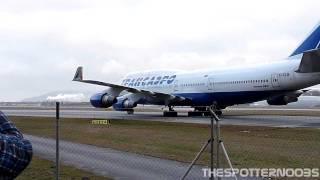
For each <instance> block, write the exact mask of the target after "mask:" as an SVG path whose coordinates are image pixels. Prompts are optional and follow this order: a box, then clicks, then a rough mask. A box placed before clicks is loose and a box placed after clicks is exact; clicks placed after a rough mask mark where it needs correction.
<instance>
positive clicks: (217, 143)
mask: <svg viewBox="0 0 320 180" xmlns="http://www.w3.org/2000/svg"><path fill="white" fill-rule="evenodd" d="M220 142H221V139H220V124H219V119H216V157H217V169H219V168H220V151H219V149H220ZM220 179H221V178H220V177H218V180H220Z"/></svg>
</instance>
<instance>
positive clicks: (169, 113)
mask: <svg viewBox="0 0 320 180" xmlns="http://www.w3.org/2000/svg"><path fill="white" fill-rule="evenodd" d="M168 107H169V111H163V116H164V117H177V116H178V112H177V111H175V110H174V109H173V107H172V106H168Z"/></svg>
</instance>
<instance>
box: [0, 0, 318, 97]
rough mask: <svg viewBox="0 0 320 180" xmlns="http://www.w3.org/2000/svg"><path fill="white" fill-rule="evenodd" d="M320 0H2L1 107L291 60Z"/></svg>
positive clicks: (315, 20)
mask: <svg viewBox="0 0 320 180" xmlns="http://www.w3.org/2000/svg"><path fill="white" fill-rule="evenodd" d="M319 7H320V1H319V0H303V1H302V0H300V1H295V0H290V1H287V0H282V1H279V0H266V1H262V0H261V1H260V0H259V1H257V0H252V1H248V0H242V1H238V0H234V1H230V0H224V1H221V0H219V1H216V0H194V1H188V0H183V1H177V0H158V1H153V0H146V1H143V0H108V1H106V0H101V1H99V0H10V1H7V0H0V67H1V70H0V78H1V94H0V101H19V100H22V99H24V98H28V97H32V96H38V95H41V94H45V93H48V92H51V91H61V90H68V91H69V90H76V91H88V90H90V91H100V90H103V87H97V86H94V85H86V84H81V83H77V82H72V81H71V80H72V78H73V75H74V73H75V70H76V68H77V66H83V67H84V77H85V78H87V79H96V80H101V81H106V82H117V81H118V80H119V79H120V78H121V77H123V76H124V75H125V74H126V73H128V72H133V71H143V70H152V69H180V70H186V71H188V70H194V69H203V68H205V69H208V68H210V69H215V68H221V67H230V66H243V65H247V64H255V63H270V62H274V61H278V60H281V59H283V58H286V57H287V56H288V55H289V54H290V53H291V52H292V51H293V50H294V49H295V48H296V47H297V46H298V44H299V43H300V42H301V41H302V40H303V39H304V38H305V37H306V35H307V34H308V33H309V32H310V31H311V30H312V28H313V27H314V26H315V25H316V24H318V23H319V22H320V13H319Z"/></svg>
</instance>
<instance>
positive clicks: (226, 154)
mask: <svg viewBox="0 0 320 180" xmlns="http://www.w3.org/2000/svg"><path fill="white" fill-rule="evenodd" d="M220 146H221V149H222V152H223V154H224V156H225V158H226V159H227V162H228V165H229V167H230V168H231V170H232V173H234V175H235V172H234V169H233V167H232V164H231V161H230V158H229V155H228V153H227V150H226V148H225V147H224V144H223V141H220ZM234 178H235V180H238V178H237V176H236V175H235V176H234Z"/></svg>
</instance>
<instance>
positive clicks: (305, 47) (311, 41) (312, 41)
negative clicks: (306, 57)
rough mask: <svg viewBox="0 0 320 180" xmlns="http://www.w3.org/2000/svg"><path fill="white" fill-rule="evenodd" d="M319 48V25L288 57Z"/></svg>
mask: <svg viewBox="0 0 320 180" xmlns="http://www.w3.org/2000/svg"><path fill="white" fill-rule="evenodd" d="M319 48H320V23H319V24H318V25H317V26H316V27H315V28H314V29H313V30H312V31H311V33H310V35H309V36H308V37H307V38H306V39H305V40H304V41H302V43H301V44H300V45H299V46H298V48H297V49H296V50H294V51H293V53H292V54H291V55H290V57H291V56H295V55H298V54H301V53H304V52H306V51H310V50H315V49H319Z"/></svg>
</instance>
